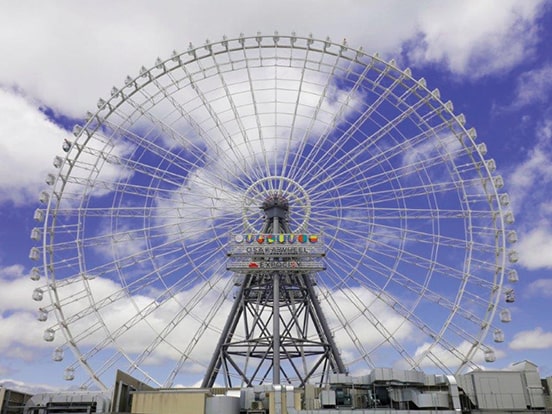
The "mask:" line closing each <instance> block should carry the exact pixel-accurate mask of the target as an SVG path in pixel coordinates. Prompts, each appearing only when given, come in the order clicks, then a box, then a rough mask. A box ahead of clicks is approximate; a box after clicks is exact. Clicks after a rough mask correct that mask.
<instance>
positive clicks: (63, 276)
mask: <svg viewBox="0 0 552 414" xmlns="http://www.w3.org/2000/svg"><path fill="white" fill-rule="evenodd" d="M74 135H75V139H74V142H68V143H66V145H65V144H64V151H65V152H66V155H65V156H64V157H56V159H55V160H54V166H55V167H56V168H57V170H56V172H55V173H53V174H49V175H48V176H47V179H46V182H47V183H48V185H50V186H51V190H50V191H49V192H47V193H46V192H45V193H42V194H41V196H40V200H41V202H42V203H43V207H41V208H39V209H38V210H37V211H36V212H35V215H34V219H35V220H36V221H37V226H42V227H41V228H39V227H37V228H35V229H33V231H32V235H31V237H32V239H33V240H35V241H38V242H40V241H42V245H41V246H40V247H34V248H33V249H32V250H31V252H30V253H29V257H30V258H31V259H33V260H37V261H39V260H40V259H42V261H43V266H42V267H38V266H37V267H36V268H34V269H33V270H32V279H33V280H40V279H42V282H41V283H39V287H37V288H36V289H35V292H33V298H34V299H35V300H41V299H43V297H45V298H48V299H49V303H45V304H42V303H41V304H40V308H39V319H40V320H47V319H48V316H49V314H52V315H54V316H55V318H56V321H54V322H50V323H49V325H48V326H49V327H48V328H47V329H46V331H45V332H44V339H46V340H53V339H54V335H55V334H57V335H59V334H63V336H64V337H65V342H64V343H63V344H62V345H61V346H60V347H59V349H56V353H57V354H56V355H58V354H59V353H62V352H63V351H64V350H71V351H73V354H74V355H75V357H76V361H75V362H74V363H73V364H72V365H70V366H69V368H68V370H69V371H70V372H69V374H68V375H67V376H68V377H73V376H74V375H72V374H71V370H75V368H76V367H78V366H80V367H81V368H82V371H79V372H77V374H78V375H79V376H83V375H85V374H88V377H89V378H88V379H87V380H85V381H84V383H85V384H96V385H97V386H99V387H100V388H102V389H106V388H107V382H106V378H107V377H108V376H109V375H110V374H111V373H112V372H113V371H115V370H117V369H124V370H126V371H127V372H131V373H133V375H137V376H139V377H140V379H139V380H143V381H145V382H147V383H151V384H156V385H157V386H172V384H174V383H183V384H184V383H190V382H196V381H197V378H193V377H192V376H190V375H193V374H192V373H191V372H192V370H193V369H192V368H194V366H206V367H208V368H207V369H208V370H211V367H214V368H213V369H214V370H215V371H216V372H214V371H212V370H211V371H209V372H208V373H206V376H205V379H204V383H205V384H206V385H205V386H206V387H209V386H212V385H214V383H215V381H216V380H217V376H219V375H221V376H224V378H223V380H222V381H223V382H224V383H226V384H227V385H230V384H234V383H236V381H237V382H238V383H242V384H248V385H254V384H256V383H258V382H262V383H266V382H268V381H269V375H270V373H271V370H273V365H272V364H277V362H274V361H273V359H272V356H273V355H276V354H274V349H273V348H271V342H270V341H271V340H272V338H273V337H274V338H275V336H274V335H273V334H274V332H273V327H274V322H275V320H274V318H276V317H278V318H279V321H280V322H281V323H280V328H281V329H278V330H279V332H278V336H279V337H280V338H281V339H282V342H281V343H280V346H279V348H280V349H279V351H280V353H281V355H282V358H283V359H282V364H280V369H278V371H277V372H280V373H282V375H283V377H284V378H285V381H291V382H297V383H298V384H299V383H303V382H304V381H306V380H308V381H310V380H314V379H317V378H320V379H321V380H322V378H326V377H327V375H328V373H329V372H330V371H331V370H334V371H336V372H344V371H346V368H345V366H348V367H350V370H351V372H353V371H364V370H366V369H367V368H374V367H376V366H378V365H380V364H381V365H395V364H398V365H397V366H402V365H401V364H403V365H404V366H407V367H409V368H410V369H422V368H425V367H426V366H427V367H432V369H438V370H441V371H443V372H446V373H450V372H453V373H457V372H463V371H464V370H466V369H468V368H470V367H473V366H474V364H475V361H477V360H478V359H479V357H480V352H481V350H482V351H483V352H484V353H485V357H486V355H487V353H491V352H492V351H491V348H490V347H489V346H488V345H486V344H485V341H486V336H487V334H488V332H489V330H490V329H493V330H498V328H496V325H494V324H493V322H492V321H493V318H494V316H495V313H496V312H497V309H499V310H500V306H499V301H500V299H501V295H503V285H504V283H506V280H505V274H506V272H510V269H509V266H510V263H513V262H515V260H516V253H515V251H514V250H512V249H511V247H510V246H508V245H507V243H509V242H513V241H515V239H516V235H515V233H512V232H510V231H508V229H507V225H509V224H511V223H512V222H513V215H512V213H511V211H510V210H509V206H508V205H509V201H508V196H507V195H506V194H505V193H499V192H498V191H499V190H500V188H501V187H502V185H503V180H502V177H500V176H498V175H494V174H495V171H496V165H495V163H494V160H492V159H485V158H484V157H485V155H486V147H485V145H484V144H482V143H481V144H476V143H475V138H476V133H475V130H474V129H473V128H472V129H466V127H465V119H464V117H463V115H455V114H454V113H453V107H452V104H451V103H450V102H443V101H442V100H441V98H440V96H439V91H438V90H433V91H430V89H428V88H427V86H426V83H425V80H424V79H423V78H422V79H419V80H416V79H414V78H413V76H412V74H411V72H410V70H409V69H404V70H402V69H399V68H398V67H397V66H396V64H395V63H394V62H393V61H391V62H385V61H383V60H382V59H381V58H379V57H378V56H370V55H368V54H366V53H364V52H363V51H362V50H354V49H351V48H350V47H349V46H348V45H347V44H346V43H343V44H335V43H333V42H331V41H330V40H329V39H326V40H316V39H314V38H312V37H300V36H296V35H295V34H292V35H291V36H280V35H278V34H276V33H275V34H274V35H273V36H262V35H260V34H259V35H257V36H249V37H248V36H239V37H238V38H235V39H226V38H225V39H223V40H222V41H220V42H214V43H211V42H208V43H206V44H205V45H204V46H202V47H193V46H190V48H189V49H188V50H187V51H186V52H185V53H177V52H174V53H173V55H172V56H171V57H170V58H169V59H166V60H161V59H157V61H156V62H155V65H154V66H152V67H151V68H150V69H146V68H144V67H142V68H141V69H140V71H139V73H138V75H137V76H135V77H134V78H133V77H130V76H129V77H127V79H126V80H125V82H124V86H123V87H122V88H121V89H117V88H113V90H112V92H111V97H109V98H108V99H107V100H100V101H99V102H98V111H97V112H96V113H94V114H88V115H87V118H86V120H85V121H84V124H83V125H82V126H79V127H76V128H75V129H74ZM265 233H266V235H271V234H273V233H278V234H283V233H291V234H294V235H297V237H301V240H303V241H304V237H305V235H306V236H307V237H308V239H309V240H307V244H306V245H305V246H302V242H300V241H299V239H297V240H295V239H293V238H291V239H286V237H289V236H287V235H285V234H283V238H282V237H280V238H279V239H278V241H277V242H275V245H274V246H269V243H270V242H269V241H268V240H267V241H266V242H262V240H263V238H262V237H261V238H259V239H257V240H256V241H255V240H254V241H253V242H252V243H253V244H252V245H247V243H248V242H249V241H251V237H253V236H254V235H257V234H265ZM244 235H247V236H246V237H244ZM317 235H318V236H319V238H320V239H319V240H320V241H321V243H320V245H319V246H321V247H322V248H323V249H324V251H325V255H324V256H323V257H317V258H316V260H319V262H320V265H321V266H322V267H324V268H325V270H324V271H320V272H312V273H309V272H307V273H306V274H305V277H308V278H309V279H305V280H303V282H304V283H305V284H310V283H311V279H310V278H312V279H313V281H312V283H315V284H316V287H315V289H316V291H317V292H318V294H319V302H315V300H316V299H315V298H311V297H310V295H312V294H313V293H312V286H311V285H309V286H311V287H310V288H309V289H302V286H303V285H301V283H300V282H301V279H300V278H297V277H295V275H296V273H294V271H291V270H290V271H287V270H282V269H281V272H282V275H283V276H285V277H282V279H281V280H278V282H276V281H275V279H271V278H270V273H269V272H268V271H263V270H262V269H261V268H255V266H259V265H261V266H260V267H272V265H274V266H275V267H278V266H282V267H283V268H285V267H286V265H288V264H289V265H290V266H295V265H297V266H299V265H303V264H305V265H306V264H309V265H310V262H309V261H305V260H306V259H305V258H303V257H302V256H301V255H299V256H298V258H297V259H296V260H295V258H294V260H293V263H292V262H291V260H290V259H289V258H286V257H287V256H286V257H283V258H282V260H273V259H278V257H272V253H273V252H272V250H273V249H272V247H276V245H279V244H291V243H296V244H295V246H293V248H296V247H298V248H303V247H304V248H307V250H308V251H310V250H309V249H310V248H311V247H310V243H311V242H312V243H315V242H316V239H317ZM311 238H312V240H311ZM241 239H244V240H243V241H242V242H240V241H239V240H241ZM245 239H247V240H245ZM281 240H283V241H281ZM288 242H289V243H288ZM240 243H243V245H242V247H244V248H246V249H247V248H250V247H255V248H257V249H264V250H259V251H263V252H268V253H270V254H268V253H267V254H268V256H267V257H265V258H264V259H263V257H261V258H260V259H259V260H256V259H257V257H256V256H252V257H248V256H247V255H245V256H243V257H242V256H240V257H239V259H240V260H241V259H242V258H243V261H238V260H236V261H235V260H234V258H232V257H231V256H233V255H234V254H235V251H234V249H235V248H236V249H237V247H235V246H238V245H239V244H240ZM259 243H260V244H259ZM278 247H285V248H288V246H278ZM314 247H315V246H314V245H313V246H312V248H313V249H314ZM240 248H241V247H240ZM317 248H318V246H317ZM274 250H275V249H274ZM240 252H242V250H240ZM240 254H244V253H240ZM228 255H229V256H230V257H231V258H230V262H228V263H227V260H228ZM261 256H262V255H261ZM254 259H255V260H254ZM309 260H311V259H310V258H309ZM316 260H311V261H312V263H314V262H315V261H316ZM238 262H239V263H240V264H239V266H242V265H243V266H247V269H258V270H243V273H247V274H248V275H249V276H243V275H241V274H240V273H239V272H238V274H236V275H233V274H232V272H231V271H229V270H227V269H232V268H233V267H232V266H233V264H234V263H238ZM288 262H289V263H288ZM244 269H245V267H244ZM314 280H316V282H314ZM271 283H273V284H276V285H278V284H279V287H276V288H278V289H283V290H282V292H284V295H283V296H280V305H281V307H282V309H278V312H277V313H278V316H274V312H275V308H274V303H272V302H271V300H273V299H269V298H274V296H271V294H272V295H274V291H271V290H270V289H271V287H272V289H274V288H275V287H274V285H273V284H271ZM234 284H235V285H234ZM233 286H239V288H236V290H235V291H234V295H235V299H233V300H234V302H233V304H232V305H231V306H233V307H234V308H235V309H238V311H237V313H236V315H234V317H235V318H238V319H232V318H231V317H229V316H228V315H225V313H226V312H227V309H228V306H229V305H230V304H231V303H232V299H231V298H230V296H231V292H232V291H233V289H234V288H233ZM305 286H306V285H305ZM303 287H304V286H303ZM291 291H293V293H292V292H291ZM271 292H272V293H271ZM296 295H304V296H301V297H299V296H296ZM309 301H312V302H311V303H310V306H312V309H313V310H312V312H314V313H312V314H310V313H309V312H310V310H308V311H307V309H311V308H310V307H309ZM240 306H243V307H242V308H240ZM278 308H279V307H278ZM315 308H316V310H315ZM320 308H322V309H320ZM318 312H327V315H328V317H329V319H327V320H326V318H325V317H324V313H321V314H320V315H318V314H317V313H318ZM307 314H308V315H307ZM222 320H226V324H224V322H222ZM274 329H276V328H275V327H274ZM332 333H333V334H335V333H339V334H340V335H339V336H336V337H334V336H332ZM135 335H136V336H135ZM212 335H220V336H221V338H220V339H219V341H218V342H217V350H216V351H215V353H216V356H213V357H212V358H211V363H210V364H206V355H205V350H206V348H207V347H206V346H205V345H206V344H208V343H209V342H211V341H212V337H211V336H212ZM223 336H224V337H223ZM334 338H335V339H334ZM413 338H421V340H422V342H419V340H413ZM334 341H335V342H334ZM499 342H500V341H499ZM316 346H318V347H319V349H317V350H313V349H314V348H313V347H316ZM337 347H339V348H340V349H343V350H345V352H344V353H340V352H339V351H338V349H337ZM328 350H330V352H331V356H328V355H329V354H328V353H327V352H328ZM318 351H320V352H318ZM225 355H227V356H228V357H226V356H225ZM318 355H326V356H324V357H320V358H319V357H318ZM219 357H220V359H219ZM213 358H214V359H213ZM324 358H326V359H324ZM489 359H490V358H489ZM158 361H162V362H161V363H160V364H157V362H158ZM259 361H260V362H259ZM154 362H155V363H156V364H155V366H156V368H153V363H154ZM274 366H276V365H274ZM161 369H164V370H165V373H163V374H161V375H162V378H161V379H160V378H159V371H160V370H161ZM194 369H195V368H194ZM275 372H276V371H273V374H274V373H275ZM192 378H193V379H192ZM274 378H276V376H275V375H274ZM137 379H138V377H137ZM275 381H279V379H275Z"/></svg>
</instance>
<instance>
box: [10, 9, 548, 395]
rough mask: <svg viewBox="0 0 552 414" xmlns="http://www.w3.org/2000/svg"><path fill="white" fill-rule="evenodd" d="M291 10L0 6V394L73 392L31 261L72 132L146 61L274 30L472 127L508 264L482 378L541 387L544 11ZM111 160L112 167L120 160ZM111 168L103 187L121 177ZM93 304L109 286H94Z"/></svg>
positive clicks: (544, 341) (544, 370)
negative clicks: (508, 212) (46, 193)
mask: <svg viewBox="0 0 552 414" xmlns="http://www.w3.org/2000/svg"><path fill="white" fill-rule="evenodd" d="M298 3H299V2H293V1H288V0H284V1H279V2H277V3H276V2H265V1H256V2H253V1H247V0H238V1H234V2H231V3H230V2H224V1H212V2H208V3H207V2H205V1H195V0H194V1H191V0H187V1H185V2H161V3H156V5H155V6H154V5H153V3H150V2H146V1H119V2H115V3H114V2H109V1H96V2H93V3H92V2H91V3H84V2H72V1H59V2H56V7H52V6H51V4H46V3H44V2H38V1H36V2H34V1H21V2H17V3H16V2H8V1H3V0H0V8H1V10H2V13H0V56H2V57H3V58H2V59H0V157H1V162H0V220H1V223H2V226H1V230H0V353H1V355H2V357H1V358H0V383H5V384H9V385H10V386H17V387H20V388H22V389H31V390H36V389H56V388H67V387H70V386H74V384H68V383H67V382H65V381H64V380H63V375H64V369H65V367H66V365H60V364H58V363H55V362H53V361H52V358H51V355H52V351H53V346H52V344H51V343H48V342H45V341H43V340H42V335H43V331H44V324H43V323H41V322H39V321H37V303H36V302H35V301H33V300H32V298H31V295H32V293H33V290H34V289H35V288H36V286H37V285H36V282H34V281H32V280H30V275H31V268H32V267H33V266H34V263H32V262H31V261H30V260H29V258H28V256H29V250H30V249H31V247H33V246H34V245H35V243H34V242H33V241H32V240H30V237H29V236H30V233H31V231H32V229H33V228H34V227H35V226H36V223H35V221H34V220H33V214H34V211H35V209H36V208H37V207H39V201H38V198H39V194H40V192H41V191H42V190H44V189H45V188H46V184H45V178H46V175H47V174H48V173H50V172H52V170H53V166H52V160H53V159H54V157H55V156H56V155H58V156H61V155H63V152H62V150H61V146H62V143H63V141H64V139H72V134H71V130H72V126H73V124H75V123H78V122H82V119H83V118H84V116H85V114H86V112H87V111H92V112H94V111H95V110H96V102H97V101H98V98H100V97H105V98H107V97H109V96H110V91H111V88H112V87H113V86H121V85H123V84H124V80H125V78H126V77H127V75H132V76H136V74H137V73H138V71H139V69H140V67H141V66H143V65H145V66H146V67H150V66H152V65H153V64H154V62H155V59H156V58H157V57H162V58H166V57H169V56H170V55H171V53H172V52H173V50H177V51H185V50H187V49H188V47H189V44H190V43H192V44H193V45H202V44H204V43H205V42H206V40H207V39H209V40H211V41H217V40H219V39H222V37H223V35H226V36H228V37H237V36H239V34H240V33H244V34H246V35H255V34H256V33H257V32H261V33H263V34H272V33H274V31H276V30H277V31H278V32H279V33H280V34H289V33H291V32H296V33H297V34H298V35H302V36H308V35H309V34H311V33H312V34H313V36H314V37H316V38H320V39H325V38H326V37H327V36H328V37H330V38H331V39H332V40H334V41H335V42H337V43H341V42H342V41H343V40H344V39H345V40H346V42H347V44H348V45H350V46H351V47H353V48H360V47H362V48H363V50H364V51H366V52H367V53H374V52H378V53H379V54H380V56H384V57H385V58H386V59H391V58H393V59H395V61H396V62H397V64H398V65H399V66H400V67H402V68H406V67H409V68H411V70H412V72H413V73H414V74H415V75H414V76H415V77H417V78H421V77H424V78H425V79H426V81H427V83H428V87H429V88H430V89H433V88H439V90H440V93H441V98H442V99H443V101H446V100H449V99H450V100H451V101H452V102H453V103H454V108H455V112H456V113H463V114H464V115H465V117H466V119H467V125H468V126H469V127H475V128H476V130H477V133H478V134H477V135H478V140H480V141H481V142H485V143H486V145H487V148H488V158H493V159H494V160H495V161H496V164H497V173H498V174H500V175H501V176H502V177H503V178H504V182H505V190H506V191H507V192H508V194H509V196H510V200H511V205H512V209H513V211H514V213H515V219H516V221H515V226H514V228H515V230H516V231H517V235H518V241H517V243H516V246H515V249H516V250H517V252H518V253H519V262H518V264H517V267H516V269H517V271H518V274H519V282H517V283H516V285H515V286H514V288H515V293H516V301H515V303H514V304H512V306H510V310H511V313H512V321H511V322H509V323H508V324H504V325H503V327H502V328H503V330H504V333H505V335H506V341H505V343H504V345H503V346H501V348H500V350H499V352H497V356H498V358H497V361H496V362H495V363H494V364H493V365H492V366H489V367H487V368H488V369H502V368H507V367H508V366H509V365H511V364H512V363H515V362H518V361H522V360H530V361H531V362H533V363H535V364H536V365H537V366H538V367H539V370H540V374H541V376H542V377H545V376H552V360H551V357H550V355H552V352H551V351H552V322H551V321H550V318H549V312H548V308H549V303H550V299H551V298H552V277H551V273H550V272H551V269H552V191H551V190H552V162H551V160H552V49H551V48H550V43H551V40H552V24H551V22H552V7H550V2H547V1H538V0H503V1H501V2H496V1H492V0H469V1H464V2H453V1H445V2H443V1H439V0H435V1H430V0H427V1H417V2H413V1H412V2H405V1H396V0H389V1H386V2H381V1H366V0H356V1H355V0H349V1H344V2H339V4H338V2H332V1H328V0H318V1H310V0H308V1H307V0H306V1H303V2H300V3H299V4H298ZM117 151H119V152H118V154H120V155H121V156H124V154H125V151H128V148H119V149H116V150H115V154H117ZM108 168H109V167H106V172H104V173H105V174H107V175H108V176H111V177H114V176H116V175H117V174H118V172H117V171H109V170H108ZM110 174H111V175H110ZM206 182H208V179H205V180H204V181H203V183H204V184H205V183H206ZM204 191H206V192H207V191H208V190H204ZM169 208H170V207H169ZM134 247H136V246H134ZM98 289H105V291H109V292H112V291H114V290H115V287H114V286H111V285H109V284H108V283H107V282H106V283H105V284H103V285H102V286H99V287H98ZM188 293H189V292H188ZM106 295H109V293H106ZM188 299H189V298H188ZM182 300H184V299H182ZM198 306H201V304H198ZM205 311H206V312H208V309H206V310H205ZM428 317H429V316H428ZM137 329H138V328H137ZM127 339H128V338H127ZM129 346H130V345H129Z"/></svg>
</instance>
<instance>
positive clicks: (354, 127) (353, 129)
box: [303, 74, 427, 177]
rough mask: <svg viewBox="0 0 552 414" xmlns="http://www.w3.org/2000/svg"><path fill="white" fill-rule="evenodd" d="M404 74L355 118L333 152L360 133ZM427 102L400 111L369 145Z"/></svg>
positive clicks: (328, 159) (305, 173) (306, 172)
mask: <svg viewBox="0 0 552 414" xmlns="http://www.w3.org/2000/svg"><path fill="white" fill-rule="evenodd" d="M402 76H404V74H402V75H400V76H399V77H398V78H396V79H395V80H394V82H393V84H392V85H390V86H389V87H388V88H386V89H385V90H383V93H382V94H381V95H379V96H378V98H377V99H376V100H375V101H374V102H373V103H371V104H370V106H368V107H366V108H364V110H363V111H362V115H361V116H360V117H358V118H357V119H355V121H354V122H353V123H352V124H351V125H349V126H348V128H347V130H346V131H345V132H344V133H343V134H342V137H340V139H339V144H338V145H336V146H334V147H332V148H331V150H332V153H339V151H341V150H342V149H343V146H344V145H345V143H347V142H348V139H350V138H352V137H354V136H355V134H358V133H359V131H360V129H361V128H362V126H363V125H364V124H365V122H366V121H367V120H369V119H370V118H371V117H372V115H373V114H374V113H375V112H377V109H378V108H379V107H380V106H381V105H382V103H383V102H384V101H386V100H387V98H388V97H389V95H391V94H392V92H393V89H394V88H396V87H397V86H398V85H400V84H401V80H402ZM378 81H381V77H379V78H378V79H376V81H374V84H373V85H371V87H372V88H373V89H375V88H376V87H377V86H378ZM363 82H366V78H365V77H362V76H361V77H359V79H358V80H357V81H356V85H360V84H362V83H363ZM357 88H358V86H357ZM426 103H427V102H426V101H424V100H420V101H418V102H417V103H416V104H415V105H414V106H411V107H409V108H407V109H406V111H404V112H402V113H400V114H399V115H398V116H397V117H396V118H395V119H393V120H391V121H389V122H388V123H387V124H386V125H385V126H381V127H380V129H379V131H377V132H375V133H374V134H373V135H372V136H371V137H369V138H368V137H367V140H366V141H367V142H369V145H374V144H375V143H376V142H377V141H378V140H379V138H381V137H383V136H385V135H387V134H388V133H389V132H390V130H392V129H394V128H395V127H396V125H397V124H398V123H400V122H403V121H404V120H405V119H408V117H409V116H411V115H412V114H413V113H415V112H416V110H417V109H418V108H419V107H421V106H422V105H424V104H426ZM326 154H327V153H325V154H324V155H326ZM349 156H350V154H348V155H347V157H349ZM320 158H321V157H320V156H317V154H315V156H314V157H313V159H320ZM331 158H332V157H326V159H325V160H324V159H323V160H322V163H321V165H319V167H321V168H325V167H328V166H329V165H328V164H330V163H332V164H333V163H334V162H335V159H334V160H333V161H331ZM337 162H338V163H342V162H345V160H344V159H343V158H341V159H338V160H337ZM310 174H311V171H310V169H309V168H307V169H305V170H304V171H303V176H306V177H308V176H310Z"/></svg>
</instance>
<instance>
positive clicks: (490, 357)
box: [485, 349, 496, 362]
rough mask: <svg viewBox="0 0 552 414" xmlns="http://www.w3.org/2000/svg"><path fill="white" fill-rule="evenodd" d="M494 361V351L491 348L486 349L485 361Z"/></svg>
mask: <svg viewBox="0 0 552 414" xmlns="http://www.w3.org/2000/svg"><path fill="white" fill-rule="evenodd" d="M495 361H496V355H495V352H494V351H493V350H492V349H487V350H486V351H485V362H495Z"/></svg>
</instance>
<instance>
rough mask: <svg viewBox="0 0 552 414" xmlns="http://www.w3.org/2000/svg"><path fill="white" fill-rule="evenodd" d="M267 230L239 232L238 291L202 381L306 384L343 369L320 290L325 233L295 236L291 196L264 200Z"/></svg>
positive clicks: (232, 253) (234, 260)
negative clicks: (318, 280)
mask: <svg viewBox="0 0 552 414" xmlns="http://www.w3.org/2000/svg"><path fill="white" fill-rule="evenodd" d="M261 209H262V210H263V212H264V224H263V228H262V230H261V232H260V233H258V234H246V235H234V236H233V237H232V240H231V242H230V249H229V253H228V255H229V257H230V259H229V262H228V269H229V270H232V271H234V272H235V277H236V280H237V285H238V287H239V288H238V292H237V294H236V296H235V300H234V304H233V307H232V310H231V312H230V314H229V316H228V319H227V321H226V324H225V326H224V329H223V331H222V334H221V336H220V339H219V342H218V344H217V347H216V349H215V352H214V354H213V357H212V359H211V363H210V364H209V367H208V369H207V372H206V375H205V378H204V380H203V384H202V386H203V387H212V386H214V384H215V381H216V380H217V377H218V376H219V375H221V376H222V377H223V378H219V380H223V381H224V382H225V385H226V386H228V387H232V386H238V385H240V386H253V385H257V384H262V383H267V382H268V383H269V382H272V383H273V384H280V383H288V384H293V385H296V386H303V385H304V384H305V383H308V382H311V383H323V382H324V381H325V379H326V378H327V375H328V373H329V372H336V373H344V372H345V366H344V364H343V361H342V360H341V356H340V354H339V352H338V349H337V346H336V344H335V341H334V339H333V335H332V333H331V331H330V329H329V326H328V323H327V321H326V319H325V317H324V314H323V312H322V309H321V306H320V303H319V301H318V299H317V297H316V294H315V291H314V285H315V283H316V281H315V276H316V272H318V271H320V270H323V269H324V266H323V264H322V257H323V256H324V247H323V242H322V237H321V235H318V234H293V233H292V232H291V229H290V226H289V220H288V219H289V202H288V200H287V199H286V198H284V197H283V196H281V195H280V194H277V193H275V194H272V195H270V196H269V197H267V198H266V199H265V200H264V202H263V203H262V206H261Z"/></svg>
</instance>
